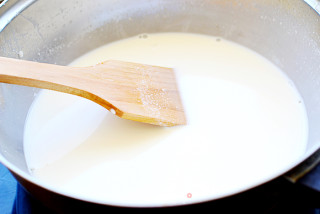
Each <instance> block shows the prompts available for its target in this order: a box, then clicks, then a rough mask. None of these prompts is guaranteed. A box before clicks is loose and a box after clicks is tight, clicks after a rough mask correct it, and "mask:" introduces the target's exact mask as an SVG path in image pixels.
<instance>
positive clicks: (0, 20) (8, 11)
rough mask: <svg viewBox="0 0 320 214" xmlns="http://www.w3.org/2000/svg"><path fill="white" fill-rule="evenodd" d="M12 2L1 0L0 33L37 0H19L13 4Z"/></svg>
mask: <svg viewBox="0 0 320 214" xmlns="http://www.w3.org/2000/svg"><path fill="white" fill-rule="evenodd" d="M11 1H12V0H10V1H8V0H0V9H1V11H0V32H1V31H2V30H3V29H4V28H5V27H6V26H7V25H8V24H9V23H10V22H11V21H12V20H13V19H14V18H15V17H16V16H17V15H18V14H20V13H21V12H22V11H23V10H24V9H26V8H27V7H29V6H30V5H31V4H33V3H34V2H35V1H36V0H19V1H15V3H13V4H11Z"/></svg>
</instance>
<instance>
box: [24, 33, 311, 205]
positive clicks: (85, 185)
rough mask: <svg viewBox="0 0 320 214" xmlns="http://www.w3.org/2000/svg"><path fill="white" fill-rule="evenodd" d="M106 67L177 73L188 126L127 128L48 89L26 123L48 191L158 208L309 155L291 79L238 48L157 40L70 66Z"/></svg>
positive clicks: (30, 153)
mask: <svg viewBox="0 0 320 214" xmlns="http://www.w3.org/2000/svg"><path fill="white" fill-rule="evenodd" d="M107 59H118V60H124V61H131V62H138V63H145V64H151V65H159V66H166V67H173V68H175V71H176V74H177V77H178V84H179V88H180V93H181V96H182V99H183V103H184V107H185V112H186V116H187V120H188V125H185V126H178V127H171V128H164V127H157V126H152V125H147V124H142V123H138V122H133V121H128V120H124V119H121V118H118V117H116V116H114V115H113V114H112V113H110V112H109V111H107V110H105V109H104V108H102V107H100V106H99V105H97V104H95V103H93V102H91V101H88V100H85V99H82V98H79V97H76V96H72V95H66V94H63V93H57V92H51V91H47V90H43V91H42V92H41V93H40V94H39V95H38V97H37V98H36V100H35V101H34V103H33V105H32V107H31V109H30V111H29V115H28V118H27V122H26V126H25V135H24V151H25V157H26V161H27V164H28V167H29V169H30V172H31V173H32V175H33V176H35V177H36V178H37V179H38V181H39V182H40V183H41V184H43V185H45V186H47V187H48V188H51V189H55V190H58V191H60V192H62V193H65V194H68V195H71V196H74V197H78V198H83V199H87V200H92V201H96V202H101V203H107V204H117V205H134V206H161V205H174V204H184V203H192V202H197V201H201V200H207V199H214V198H218V197H221V196H225V195H229V194H232V193H236V192H239V191H242V190H245V189H247V188H249V187H253V186H254V185H257V184H260V183H262V182H264V181H267V180H268V179H271V178H273V177H274V176H276V175H278V174H279V173H283V172H284V171H285V170H287V169H288V166H290V164H292V162H294V161H295V160H296V159H297V158H299V157H300V156H301V155H302V154H303V153H304V152H305V149H306V140H307V117H306V112H305V109H304V104H303V101H302V100H301V97H300V96H299V94H298V93H297V91H296V89H295V87H294V86H293V85H292V83H291V81H290V80H289V79H287V77H286V76H285V75H284V74H283V73H282V72H281V71H280V70H279V69H278V68H277V67H276V66H274V65H273V64H271V63H270V62H269V61H267V60H266V59H265V58H263V57H261V56H260V55H258V54H257V53H255V52H253V51H251V50H249V49H247V48H244V47H242V46H240V45H238V44H235V43H232V42H229V41H226V40H223V39H222V40H221V39H218V38H214V37H209V36H203V35H195V34H183V33H161V34H150V35H140V36H136V37H133V38H129V39H125V40H121V41H117V42H114V43H111V44H108V45H106V46H103V47H101V48H98V49H96V50H93V51H92V52H90V53H88V54H86V55H84V56H82V57H80V58H79V59H77V60H75V61H74V62H73V63H72V64H71V65H72V66H88V65H94V64H97V63H99V62H101V61H104V60H107Z"/></svg>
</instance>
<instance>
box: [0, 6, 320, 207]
mask: <svg viewBox="0 0 320 214" xmlns="http://www.w3.org/2000/svg"><path fill="white" fill-rule="evenodd" d="M5 2H6V4H4V5H2V7H1V8H0V31H1V32H0V55H1V56H6V57H12V58H23V59H27V60H33V61H40V62H49V63H56V64H61V65H65V64H68V63H69V62H71V61H72V60H73V59H75V58H77V57H79V56H80V55H82V54H84V53H86V52H88V51H89V50H91V49H94V48H97V47H99V46H101V45H103V44H106V43H108V42H112V41H114V40H118V39H122V38H126V37H130V36H133V35H137V34H140V33H145V32H148V33H153V32H168V31H174V32H193V33H201V34H208V35H214V36H219V37H224V38H226V39H228V40H231V41H234V42H237V43H239V44H242V45H244V46H247V47H249V48H251V49H253V50H255V51H256V52H258V53H260V54H262V55H264V56H265V57H266V58H268V59H269V60H270V61H272V62H273V63H274V64H276V65H277V66H279V67H280V68H281V69H282V70H283V71H284V72H285V73H286V74H287V75H288V76H289V77H290V78H291V80H292V81H293V82H294V84H295V86H296V87H297V89H298V90H299V92H300V94H301V95H302V97H303V99H304V102H305V105H306V109H307V114H308V119H309V140H308V144H307V149H306V151H305V152H304V155H303V156H301V157H300V158H297V159H296V160H295V161H294V162H292V163H290V164H289V165H288V166H287V168H286V169H285V170H284V171H283V173H285V172H286V171H288V170H290V169H292V168H293V167H294V166H296V165H298V164H299V163H301V162H303V161H304V160H305V159H307V158H308V157H310V155H311V154H313V153H314V152H315V151H317V150H318V149H319V148H320V131H319V129H320V96H319V94H320V61H319V59H320V17H319V14H318V13H317V11H318V9H319V8H320V6H319V5H320V4H319V2H318V1H317V0H309V1H307V0H306V1H303V0H281V1H280V0H242V1H238V0H150V1H145V0H134V1H132V0H105V1H103V0H92V1H84V0H69V1H63V0H55V1H50V0H38V1H35V0H20V1H17V0H9V1H4V2H3V3H5ZM319 11H320V10H319ZM37 91H38V90H37V89H35V88H28V87H22V86H12V85H7V84H0V161H1V162H2V163H3V164H4V165H6V166H7V167H8V168H9V169H10V170H11V172H12V173H13V174H14V176H15V177H16V178H17V179H18V181H19V182H20V183H21V184H22V185H23V186H24V187H25V188H26V189H27V190H28V191H29V192H30V193H31V194H33V195H34V196H35V197H37V198H39V199H40V200H41V201H42V202H43V203H45V204H46V205H48V206H50V207H53V208H57V206H55V205H56V204H57V203H60V202H61V201H62V200H69V203H74V200H73V199H70V198H68V196H66V195H60V193H59V192H56V191H55V190H54V189H45V188H43V187H42V186H41V184H40V183H38V182H37V181H36V180H35V179H34V178H33V177H32V176H30V175H29V173H28V170H27V167H26V163H25V158H24V152H23V146H22V143H23V139H22V136H23V130H24V123H25V118H26V114H27V112H28V109H29V106H30V104H31V103H32V101H33V99H34V96H35V94H36V93H37ZM317 154H318V153H317ZM318 156H319V155H317V157H318ZM317 157H316V161H318V160H319V158H317ZM231 158H232V157H231ZM314 163H315V162H312V164H314ZM279 175H280V174H278V175H275V176H274V177H276V176H279ZM269 179H271V178H269ZM252 187H254V185H252ZM208 200H210V198H208ZM86 202H93V203H95V201H86Z"/></svg>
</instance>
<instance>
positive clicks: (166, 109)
mask: <svg viewBox="0 0 320 214" xmlns="http://www.w3.org/2000/svg"><path fill="white" fill-rule="evenodd" d="M0 82H3V83H10V84H17V85H24V86H31V87H37V88H44V89H51V90H55V91H60V92H65V93H69V94H74V95H78V96H81V97H84V98H87V99H89V100H92V101H94V102H96V103H98V104H100V105H101V106H103V107H105V108H106V109H108V110H110V111H111V112H113V113H114V114H116V115H117V116H119V117H121V118H125V119H129V120H135V121H139V122H143V123H150V124H154V125H160V126H174V125H180V124H186V118H185V115H184V111H183V106H182V103H181V99H180V95H179V91H178V88H177V84H176V79H175V75H174V71H173V70H172V69H170V68H163V67H157V66H150V65H142V64H137V63H130V62H122V61H113V60H110V61H106V62H103V63H101V64H98V65H95V66H91V67H80V68H78V67H67V66H58V65H52V64H45V63H37V62H31V61H23V60H17V59H11V58H5V57H0ZM84 114H85V112H84Z"/></svg>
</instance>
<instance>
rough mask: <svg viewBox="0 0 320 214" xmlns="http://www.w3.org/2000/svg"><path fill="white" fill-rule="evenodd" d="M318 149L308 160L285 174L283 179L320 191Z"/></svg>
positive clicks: (319, 151) (319, 153)
mask: <svg viewBox="0 0 320 214" xmlns="http://www.w3.org/2000/svg"><path fill="white" fill-rule="evenodd" d="M319 163H320V149H318V150H317V151H316V152H315V153H313V154H312V155H311V156H310V157H309V158H308V159H306V160H305V161H303V162H302V163H301V164H299V165H298V166H296V167H295V168H293V169H292V170H290V171H289V172H287V173H286V174H285V175H284V177H285V178H286V179H288V180H289V181H291V182H292V183H301V184H303V185H305V186H308V187H310V188H312V189H315V190H318V191H320V180H319V177H320V164H319Z"/></svg>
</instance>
